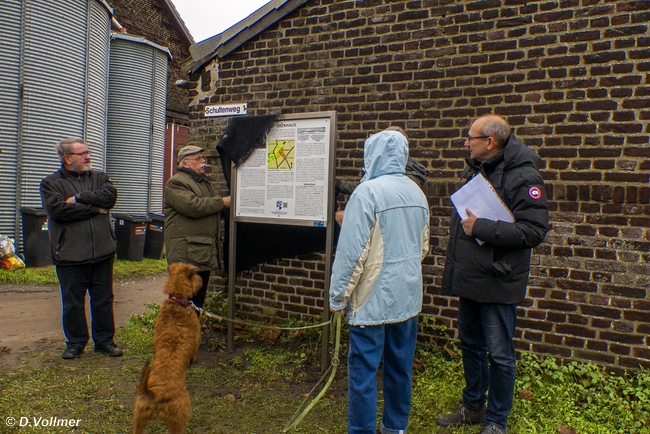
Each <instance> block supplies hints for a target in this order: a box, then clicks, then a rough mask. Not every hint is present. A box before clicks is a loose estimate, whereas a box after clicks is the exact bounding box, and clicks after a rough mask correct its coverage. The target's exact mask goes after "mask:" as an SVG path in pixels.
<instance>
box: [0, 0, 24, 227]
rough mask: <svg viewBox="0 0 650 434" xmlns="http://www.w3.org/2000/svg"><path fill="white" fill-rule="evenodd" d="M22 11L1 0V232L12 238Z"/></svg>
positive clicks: (12, 4)
mask: <svg viewBox="0 0 650 434" xmlns="http://www.w3.org/2000/svg"><path fill="white" fill-rule="evenodd" d="M21 13H22V7H21V2H19V1H0V17H2V38H1V39H0V192H2V194H0V234H3V235H8V236H10V237H15V236H16V231H15V227H16V216H17V206H16V202H17V200H16V192H17V172H18V125H19V109H20V40H21V34H20V27H21Z"/></svg>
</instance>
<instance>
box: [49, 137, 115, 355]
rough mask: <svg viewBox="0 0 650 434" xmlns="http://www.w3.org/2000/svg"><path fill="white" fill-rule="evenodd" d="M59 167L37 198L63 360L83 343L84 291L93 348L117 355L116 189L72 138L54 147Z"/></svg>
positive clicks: (83, 145) (85, 338) (82, 144)
mask: <svg viewBox="0 0 650 434" xmlns="http://www.w3.org/2000/svg"><path fill="white" fill-rule="evenodd" d="M57 153H58V155H59V159H60V160H61V168H60V169H59V170H57V171H56V172H54V173H53V174H51V175H50V176H48V177H46V178H45V179H43V181H41V200H42V202H43V208H45V211H46V212H47V216H48V218H49V223H48V225H49V236H50V245H51V248H52V262H53V263H54V265H55V266H56V274H57V277H58V278H59V283H60V285H61V297H62V304H63V333H64V334H65V337H66V339H67V342H66V349H65V351H63V354H62V355H61V357H62V358H64V359H76V358H77V357H79V356H81V353H82V352H83V350H84V347H85V346H86V344H87V343H88V339H89V336H88V324H87V322H86V310H85V308H86V292H88V294H89V296H90V313H91V316H92V337H93V342H94V343H95V352H99V353H103V354H106V355H108V356H111V357H117V356H121V355H122V350H121V349H120V348H119V347H118V346H117V345H115V343H114V342H113V335H114V334H115V322H114V319H113V257H114V256H115V234H114V232H113V226H112V225H111V217H110V215H109V210H110V209H111V208H113V206H114V205H115V202H116V201H117V190H116V189H115V187H114V186H113V183H112V182H111V180H110V178H109V177H108V175H107V174H106V173H104V172H102V171H101V170H92V164H91V160H90V151H89V150H88V147H87V146H86V143H85V142H84V141H83V140H81V139H77V138H69V139H65V140H63V141H61V142H60V143H59V145H58V147H57Z"/></svg>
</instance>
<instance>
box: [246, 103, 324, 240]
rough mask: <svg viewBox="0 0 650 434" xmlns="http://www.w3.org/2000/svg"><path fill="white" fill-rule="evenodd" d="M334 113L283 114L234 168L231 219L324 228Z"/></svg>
mask: <svg viewBox="0 0 650 434" xmlns="http://www.w3.org/2000/svg"><path fill="white" fill-rule="evenodd" d="M335 125H336V113H335V112H319V113H302V114H295V115H282V116H280V117H279V118H278V120H277V121H276V122H275V123H274V125H273V126H272V127H271V129H270V130H269V132H268V134H267V137H266V143H265V147H263V148H257V149H254V150H253V152H252V153H251V155H250V156H249V157H248V158H247V159H246V161H244V162H243V163H242V164H240V165H239V166H238V167H236V168H235V173H234V178H235V179H234V183H235V204H234V211H235V216H234V217H235V220H236V221H244V222H259V223H277V224H286V225H301V226H316V227H326V226H327V217H328V212H329V210H328V206H329V202H328V200H329V195H330V188H333V170H334V168H333V163H334V152H335V139H334V137H335V131H334V128H335Z"/></svg>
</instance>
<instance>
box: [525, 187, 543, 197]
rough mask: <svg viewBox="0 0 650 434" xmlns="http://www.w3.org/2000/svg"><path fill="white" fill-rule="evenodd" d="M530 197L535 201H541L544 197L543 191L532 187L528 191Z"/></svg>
mask: <svg viewBox="0 0 650 434" xmlns="http://www.w3.org/2000/svg"><path fill="white" fill-rule="evenodd" d="M528 195H529V196H530V197H532V198H533V199H535V200H537V199H540V198H541V197H542V190H540V188H539V187H534V186H533V187H530V190H528Z"/></svg>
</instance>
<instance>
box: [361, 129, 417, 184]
mask: <svg viewBox="0 0 650 434" xmlns="http://www.w3.org/2000/svg"><path fill="white" fill-rule="evenodd" d="M408 157H409V149H408V142H407V141H406V137H404V136H403V135H402V134H400V133H398V132H397V131H382V132H380V133H377V134H374V135H372V136H371V137H370V138H369V139H368V140H366V143H365V145H364V147H363V166H364V171H365V175H364V176H363V179H362V180H361V181H362V182H363V181H367V180H369V179H374V178H377V177H378V176H382V175H396V174H402V175H403V174H404V173H405V172H404V167H405V166H406V160H408Z"/></svg>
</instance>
